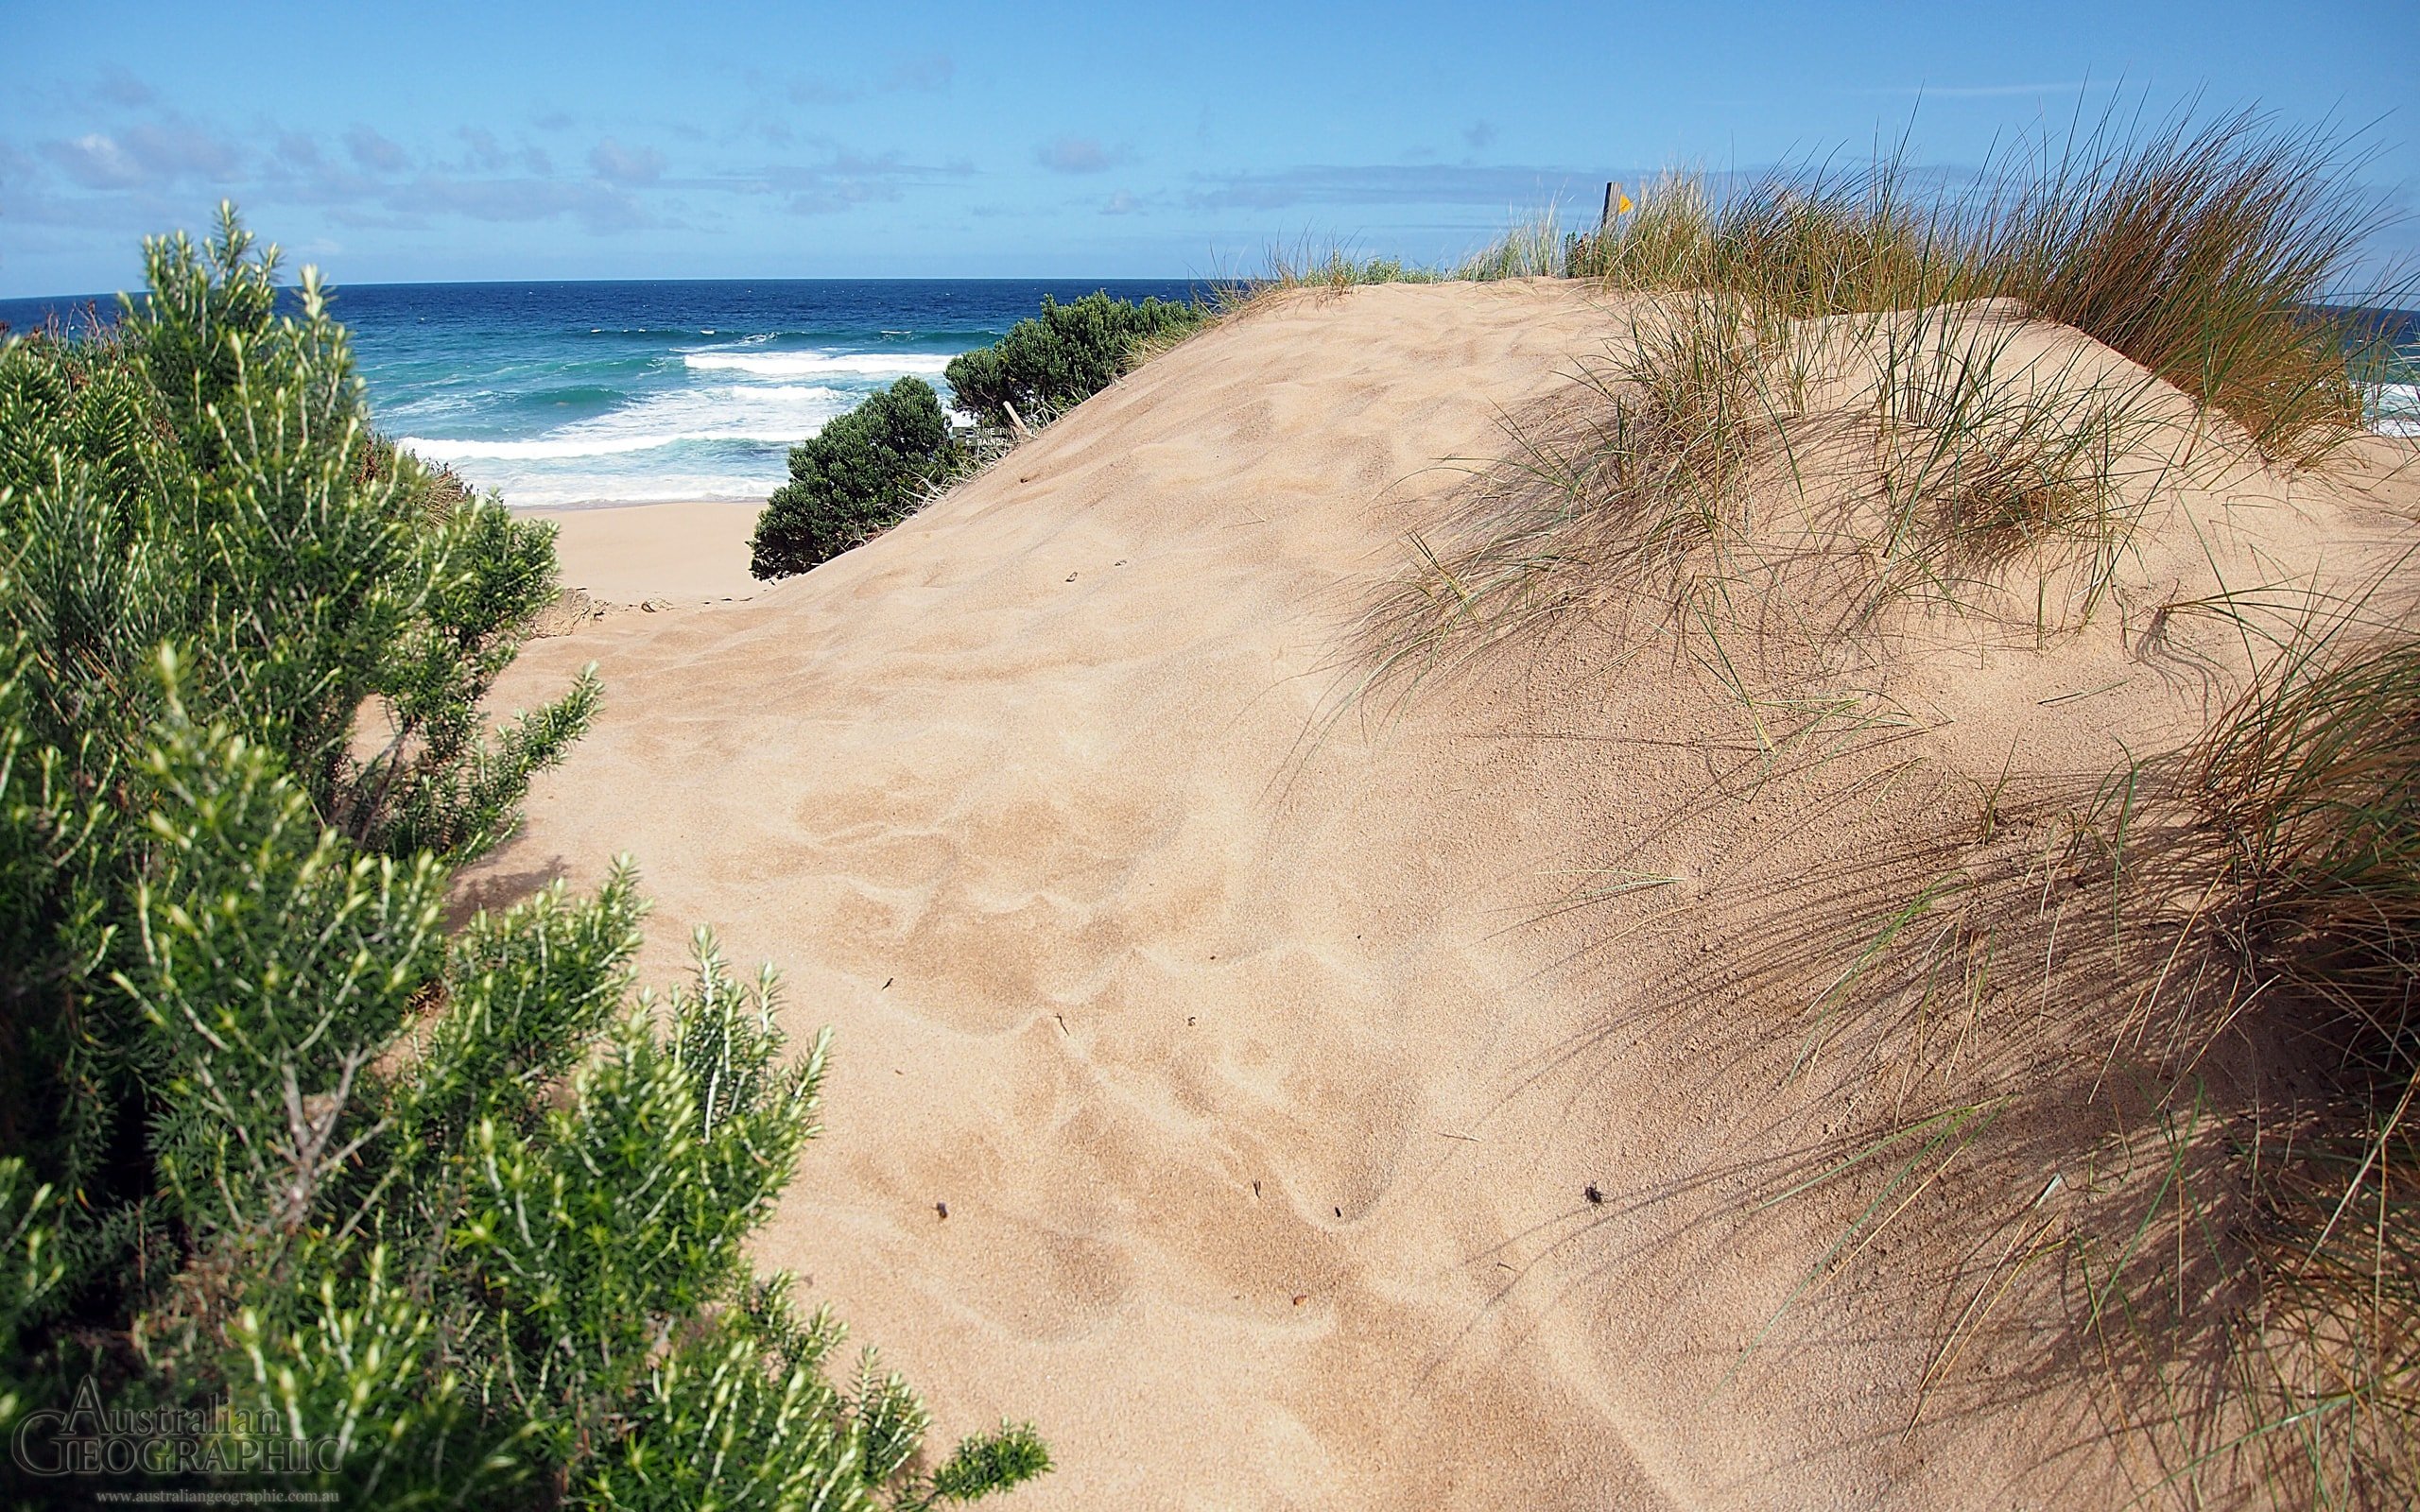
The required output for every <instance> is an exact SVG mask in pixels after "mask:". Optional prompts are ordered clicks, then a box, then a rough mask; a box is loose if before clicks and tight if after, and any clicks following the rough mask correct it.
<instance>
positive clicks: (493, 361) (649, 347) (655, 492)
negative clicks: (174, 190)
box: [0, 279, 1204, 507]
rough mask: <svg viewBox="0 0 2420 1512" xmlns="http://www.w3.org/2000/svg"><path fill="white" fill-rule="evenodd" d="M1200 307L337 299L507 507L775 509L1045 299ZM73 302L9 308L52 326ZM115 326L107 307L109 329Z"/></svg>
mask: <svg viewBox="0 0 2420 1512" xmlns="http://www.w3.org/2000/svg"><path fill="white" fill-rule="evenodd" d="M1095 289H1106V290H1108V291H1109V292H1110V293H1111V294H1113V295H1116V296H1119V297H1121V298H1125V299H1137V300H1139V299H1142V298H1144V297H1146V296H1150V295H1156V296H1158V297H1160V298H1162V299H1184V298H1187V297H1188V296H1190V295H1194V294H1198V293H1201V292H1204V291H1203V290H1201V289H1199V288H1196V287H1193V286H1190V285H1187V284H1185V283H1137V282H1132V281H1125V282H1120V281H1107V282H1101V281H1093V282H1024V281H1009V280H989V279H986V280H973V281H966V282H946V281H939V280H915V281H907V280H894V281H856V280H848V281H843V280H809V281H784V280H763V281H752V282H738V281H734V282H723V281H716V282H679V283H675V282H649V283H386V284H363V285H357V286H352V287H343V286H339V287H338V288H337V291H336V300H335V306H334V308H335V313H336V315H337V318H338V319H340V320H342V321H343V322H344V323H345V324H346V326H347V327H349V328H350V329H351V331H352V332H353V339H354V353H355V356H356V358H357V360H358V362H359V365H360V369H361V376H362V378H363V380H364V382H366V383H367V384H368V386H369V389H370V402H371V411H372V420H373V423H375V424H376V425H377V427H378V428H379V429H380V430H381V431H383V432H385V433H386V434H388V435H389V436H392V437H394V438H397V439H398V440H400V441H401V442H402V443H403V444H404V445H405V446H406V447H408V448H410V449H411V450H412V451H413V452H415V453H417V454H419V455H421V456H422V457H423V458H425V459H427V460H429V461H432V462H444V463H447V464H449V465H451V466H452V467H453V468H454V470H455V471H456V472H459V473H460V474H461V475H462V476H463V478H464V479H465V480H466V481H467V482H469V483H470V484H471V485H472V486H474V487H475V488H478V489H482V490H486V489H494V490H499V491H501V492H502V494H503V495H504V500H505V502H506V503H507V504H511V505H518V506H522V507H534V506H562V505H593V504H631V503H638V502H642V501H647V500H660V499H734V500H762V499H763V498H764V497H765V496H766V494H768V493H769V492H771V491H772V490H773V489H775V488H777V487H779V486H780V484H781V483H782V481H783V479H784V478H786V477H787V475H788V470H787V454H788V451H789V448H790V447H791V446H793V445H795V444H796V443H797V442H799V441H802V440H804V439H805V438H808V437H810V436H813V435H814V434H815V433H816V432H817V431H819V430H821V428H822V427H823V425H824V422H825V421H829V420H831V419H832V418H833V417H834V416H836V415H838V414H841V413H843V412H845V411H846V410H848V409H849V408H850V407H851V406H852V405H854V404H856V403H857V402H858V401H859V400H861V399H863V398H864V397H865V396H866V395H867V394H869V393H872V392H873V391H874V390H875V389H877V388H883V387H889V386H890V384H891V383H892V382H893V381H895V380H897V379H899V378H901V377H903V376H907V375H908V374H913V375H915V376H917V377H920V378H923V379H925V381H926V382H928V383H931V384H932V385H933V386H934V387H936V388H939V389H940V390H941V391H942V399H943V400H944V402H946V401H947V400H948V398H949V389H948V386H947V385H946V384H945V383H943V382H942V376H941V374H942V368H944V367H945V366H947V364H948V362H949V359H950V358H952V357H953V356H956V355H957V354H958V353H959V352H965V351H968V350H969V349H971V348H975V347H983V346H989V345H991V344H992V343H993V342H994V341H996V340H998V339H999V338H1000V336H1001V335H1003V334H1005V333H1006V332H1007V331H1008V329H1009V327H1010V326H1011V325H1012V324H1014V323H1015V322H1017V321H1018V320H1021V319H1024V318H1027V317H1029V316H1030V315H1032V314H1033V313H1034V312H1035V311H1036V310H1037V309H1039V308H1040V307H1041V303H1042V298H1043V296H1044V295H1046V294H1047V295H1050V296H1052V297H1053V298H1056V299H1058V300H1060V301H1068V300H1073V299H1076V298H1079V297H1080V296H1082V295H1085V294H1089V293H1091V292H1092V291H1094V290H1095ZM71 303H72V301H36V300H18V301H0V320H7V321H9V322H10V323H11V324H12V325H14V326H16V327H17V328H19V329H25V328H27V327H30V326H34V325H38V324H40V323H41V322H42V321H43V319H44V318H45V317H46V315H47V313H48V312H49V310H50V309H51V308H53V307H56V308H58V309H60V310H61V312H62V314H63V313H64V312H65V311H66V310H67V308H68V307H69V306H70V304H71ZM110 308H111V303H110V301H104V302H103V304H102V310H103V313H104V314H105V315H106V313H107V312H108V311H109V309H110Z"/></svg>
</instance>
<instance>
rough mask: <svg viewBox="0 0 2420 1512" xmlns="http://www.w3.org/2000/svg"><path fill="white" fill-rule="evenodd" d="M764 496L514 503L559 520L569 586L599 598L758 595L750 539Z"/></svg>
mask: <svg viewBox="0 0 2420 1512" xmlns="http://www.w3.org/2000/svg"><path fill="white" fill-rule="evenodd" d="M763 507H764V506H763V505H761V504H727V503H720V502H711V501H701V502H692V503H667V504H616V505H596V506H593V507H585V508H544V509H515V510H514V511H513V513H515V514H517V515H519V516H520V517H521V518H523V519H525V520H544V521H546V522H548V523H550V524H553V525H554V526H555V559H556V561H557V562H558V563H559V564H560V566H561V573H562V586H563V588H564V590H565V591H566V592H567V593H568V592H572V591H578V592H580V593H586V594H587V595H588V597H589V599H590V600H591V601H592V602H595V603H597V604H606V605H614V604H648V603H665V604H671V605H687V604H712V603H721V602H724V601H726V600H730V601H737V600H741V599H747V598H752V597H753V596H754V595H755V594H756V593H758V592H759V591H760V590H762V589H763V588H764V586H765V585H764V584H763V583H760V582H758V581H757V580H756V579H755V578H753V577H751V576H748V541H749V537H750V536H751V535H752V533H753V532H754V531H755V528H756V516H757V513H758V512H759V511H760V510H761V509H763Z"/></svg>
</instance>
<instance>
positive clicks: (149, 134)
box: [42, 116, 243, 189]
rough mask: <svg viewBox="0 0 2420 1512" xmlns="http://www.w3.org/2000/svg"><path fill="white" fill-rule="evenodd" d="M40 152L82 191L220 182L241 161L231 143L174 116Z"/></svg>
mask: <svg viewBox="0 0 2420 1512" xmlns="http://www.w3.org/2000/svg"><path fill="white" fill-rule="evenodd" d="M42 154H43V157H45V158H47V159H48V160H49V161H50V162H51V163H53V164H55V165H56V166H57V167H58V168H59V169H60V171H61V172H62V173H64V174H66V175H67V177H68V178H69V179H70V180H73V181H74V182H76V183H78V184H80V185H81V186H83V187H84V188H87V189H156V188H165V187H167V186H168V185H170V184H174V183H177V182H179V181H181V180H187V179H193V178H224V177H225V176H227V175H229V174H231V173H233V171H235V169H236V168H237V166H238V165H239V164H240V163H241V162H242V159H243V154H242V153H241V152H240V151H238V150H237V149H236V147H235V146H233V144H232V143H229V142H227V141H225V140H224V139H222V138H220V137H219V136H217V135H216V134H215V133H213V132H211V131H209V130H207V129H203V128H201V127H199V126H196V125H195V124H193V123H192V122H190V121H186V120H183V119H182V118H180V117H174V116H171V117H167V118H164V119H161V120H154V121H141V122H137V123H135V124H134V125H132V126H129V127H126V128H124V129H120V130H117V131H114V132H111V131H88V132H86V133H84V134H83V135H82V136H78V137H74V138H71V139H69V140H66V141H57V142H45V143H43V145H42Z"/></svg>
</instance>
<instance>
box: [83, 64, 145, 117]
mask: <svg viewBox="0 0 2420 1512" xmlns="http://www.w3.org/2000/svg"><path fill="white" fill-rule="evenodd" d="M93 94H94V95H95V97H97V98H99V99H101V100H104V101H106V102H108V103H109V104H112V105H118V106H126V107H133V106H137V105H149V104H151V103H152V102H153V101H155V100H157V99H158V98H159V97H160V94H159V91H157V90H155V89H153V88H152V87H151V86H150V85H148V84H146V83H145V82H143V80H141V79H139V78H137V77H134V75H132V74H131V73H130V72H128V71H127V70H126V68H125V67H123V66H122V65H120V64H117V63H112V64H110V65H109V66H108V67H107V68H104V69H102V70H101V77H100V81H99V82H98V83H96V84H95V85H94V86H93Z"/></svg>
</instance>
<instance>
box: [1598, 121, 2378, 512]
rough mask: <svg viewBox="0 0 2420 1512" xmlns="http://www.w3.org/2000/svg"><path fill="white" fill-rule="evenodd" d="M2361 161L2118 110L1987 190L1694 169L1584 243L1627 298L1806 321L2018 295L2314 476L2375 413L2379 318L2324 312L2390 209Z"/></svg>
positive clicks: (2288, 138) (2257, 126) (2220, 127)
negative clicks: (1751, 301) (1728, 182)
mask: <svg viewBox="0 0 2420 1512" xmlns="http://www.w3.org/2000/svg"><path fill="white" fill-rule="evenodd" d="M2362 161H2363V160H2362V159H2361V158H2360V157H2359V154H2357V153H2355V152H2353V151H2351V150H2350V149H2348V148H2347V147H2345V146H2343V145H2342V144H2341V143H2339V142H2338V141H2337V140H2336V139H2335V138H2333V137H2330V136H2328V135H2326V134H2325V133H2324V132H2320V131H2307V132H2294V131H2280V130H2278V129H2275V128H2274V127H2273V124H2272V123H2271V122H2270V120H2269V119H2268V118H2267V117H2264V116H2261V115H2259V114H2257V113H2256V112H2240V113H2237V114H2234V115H2228V116H2223V117H2220V118H2217V119H2215V120H2207V121H2198V122H2197V121H2194V120H2191V119H2188V118H2185V117H2178V118H2174V119H2171V120H2169V121H2168V122H2167V123H2165V124H2162V125H2159V126H2156V127H2153V128H2152V129H2148V130H2138V129H2135V127H2134V126H2133V125H2132V124H2130V123H2128V122H2126V121H2124V120H2122V119H2121V118H2120V117H2118V116H2117V115H2115V114H2114V113H2113V114H2111V115H2108V116H2104V117H2103V118H2102V119H2101V121H2100V123H2099V124H2097V125H2095V126H2092V127H2089V128H2087V129H2081V130H2078V131H2073V132H2070V133H2068V134H2067V135H2066V136H2065V137H2063V138H2060V139H2057V140H2055V141H2054V140H2049V139H2037V140H2031V141H2024V142H2019V143H2017V144H2015V145H2014V146H2012V147H2010V148H2009V149H2008V150H2006V151H2004V152H2002V153H2000V154H1999V155H1998V156H1997V158H1996V159H1995V160H1993V161H1992V162H1991V163H1987V164H1986V165H1985V167H1984V169H1983V171H1982V173H1981V175H1980V177H1979V180H1977V183H1976V185H1975V186H1974V188H1973V189H1972V190H1971V191H1970V192H1966V193H1957V192H1944V191H1935V192H1930V193H1924V192H1919V183H1920V180H1919V176H1918V175H1916V174H1915V173H1914V172H1913V171H1912V170H1911V169H1910V167H1909V166H1908V165H1907V164H1906V163H1905V162H1904V161H1903V160H1902V159H1901V158H1899V157H1897V156H1895V155H1893V156H1885V157H1881V158H1879V159H1877V160H1876V162H1874V163H1871V164H1867V165H1861V166H1858V167H1856V168H1853V169H1841V168H1839V167H1836V166H1832V165H1825V166H1824V167H1822V168H1819V169H1812V170H1809V169H1800V168H1790V169H1782V170H1777V171H1774V172H1772V173H1770V174H1766V175H1762V176H1759V177H1757V178H1755V179H1754V180H1749V181H1748V182H1746V183H1745V184H1742V185H1739V186H1737V187H1735V188H1733V189H1732V190H1731V191H1730V192H1728V193H1727V194H1724V195H1722V196H1720V198H1718V197H1717V196H1716V195H1715V194H1714V193H1713V192H1712V190H1711V189H1710V187H1709V185H1708V184H1707V182H1706V180H1704V179H1703V177H1698V176H1672V177H1668V178H1667V179H1666V180H1663V181H1661V182H1659V183H1657V184H1655V185H1652V186H1651V187H1650V188H1649V189H1648V190H1647V191H1646V192H1645V193H1644V194H1643V195H1642V196H1641V197H1640V198H1639V200H1638V205H1637V208H1636V209H1635V210H1634V211H1633V212H1631V213H1630V214H1628V215H1619V216H1616V217H1615V218H1614V220H1613V221H1612V222H1611V223H1610V224H1608V225H1606V226H1604V227H1602V228H1600V229H1599V231H1598V232H1593V233H1590V234H1587V235H1581V236H1575V237H1573V238H1571V239H1570V241H1569V243H1568V244H1567V249H1566V253H1565V257H1564V265H1565V267H1566V269H1567V270H1568V271H1569V272H1570V273H1571V274H1572V275H1573V276H1575V277H1583V278H1592V279H1598V280H1600V281H1603V282H1604V283H1607V284H1609V285H1611V286H1613V287H1616V288H1625V289H1642V288H1669V287H1682V286H1707V285H1719V286H1722V287H1727V288H1732V289H1735V290H1737V291H1738V292H1740V293H1742V294H1745V295H1748V296H1750V297H1752V298H1755V299H1756V300H1758V301H1761V302H1763V303H1766V304H1768V305H1770V306H1772V308H1774V309H1775V310H1777V311H1778V312H1780V313H1783V314H1786V315H1789V316H1793V317H1806V316H1815V315H1836V314H1848V313H1856V312H1870V311H1878V310H1890V309H1905V308H1909V307H1911V306H1914V305H1920V304H1927V303H1938V302H1945V301H1962V300H1979V299H1999V298H2006V299H2015V300H2018V301H2022V302H2023V303H2024V304H2025V305H2026V306H2027V307H2028V308H2030V309H2031V310H2032V311H2033V312H2034V313H2035V314H2037V315H2038V316H2040V317H2041V318H2045V319H2049V320H2056V321H2059V322H2061V323H2063V324H2066V325H2071V326H2074V327H2075V328H2076V329H2078V330H2081V331H2083V332H2084V333H2085V334H2086V335H2091V336H2093V337H2094V338H2095V339H2097V340H2099V341H2101V342H2103V343H2104V344H2106V345H2108V346H2110V347H2114V348H2115V349H2117V350H2118V351H2119V352H2123V353H2125V354H2126V355H2127V356H2129V357H2131V358H2133V359H2134V360H2135V362H2137V363H2140V364H2141V365H2142V366H2143V367H2145V368H2146V369H2150V370H2151V371H2152V373H2154V374H2156V375H2157V376H2159V377H2160V378H2162V379H2165V380H2167V381H2168V382H2169V383H2171V384H2174V385H2175V386H2176V387H2179V388H2180V389H2182V390H2184V392H2185V393H2187V395H2189V396H2191V397H2192V398H2193V399H2194V400H2195V402H2196V403H2198V404H2202V405H2204V407H2205V408H2209V409H2213V410H2217V411H2220V412H2222V413H2224V414H2226V415H2227V416H2229V417H2230V418H2232V419H2233V420H2234V421H2236V422H2237V423H2238V425H2240V426H2241V427H2242V428H2243V430H2244V432H2245V434H2246V435H2247V436H2248V437H2249V438H2251V441H2252V443H2253V445H2254V446H2255V447H2256V448H2257V450H2258V451H2259V452H2260V454H2261V455H2263V456H2265V457H2267V458H2269V459H2271V460H2273V461H2278V462H2285V463H2290V464H2294V465H2308V464H2310V463H2313V462H2316V461H2319V460H2321V459H2323V458H2324V457H2325V456H2326V455H2328V453H2329V452H2330V451H2332V450H2333V449H2334V447H2335V446H2337V445H2338V444H2340V443H2341V442H2342V440H2343V439H2344V438H2345V437H2347V436H2349V435H2351V434H2353V433H2354V431H2355V430H2356V429H2357V428H2358V427H2359V424H2360V421H2361V406H2360V395H2359V391H2358V389H2357V388H2356V387H2355V386H2354V384H2353V383H2352V381H2351V380H2350V379H2349V378H2348V377H2347V375H2346V353H2347V351H2348V347H2358V346H2359V338H2360V337H2361V336H2362V335H2363V334H2364V326H2363V324H2362V321H2363V317H2361V316H2359V314H2358V313H2356V312H2351V311H2345V310H2338V309H2330V308H2327V307H2326V306H2325V301H2327V300H2328V299H2329V298H2330V297H2331V296H2332V295H2333V294H2334V293H2335V291H2336V290H2338V289H2339V288H2341V287H2342V286H2344V285H2345V283H2347V281H2348V280H2349V279H2350V278H2351V276H2352V275H2353V274H2354V272H2355V271H2356V267H2357V265H2358V262H2359V257H2360V255H2361V251H2362V249H2363V247H2364V246H2365V244H2366V243H2367V242H2368V240H2369V238H2370V237H2371V235H2372V234H2373V233H2374V232H2376V231H2377V229H2378V228H2379V227H2380V226H2381V224H2382V223H2383V220H2384V215H2385V213H2384V210H2383V208H2382V207H2381V205H2380V204H2379V202H2378V201H2377V199H2376V198H2374V197H2371V196H2368V195H2366V194H2364V193H2363V192H2361V191H2360V189H2359V186H2358V184H2357V182H2356V180H2355V175H2356V172H2357V171H2358V169H2359V166H2360V164H2361V162H2362Z"/></svg>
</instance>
